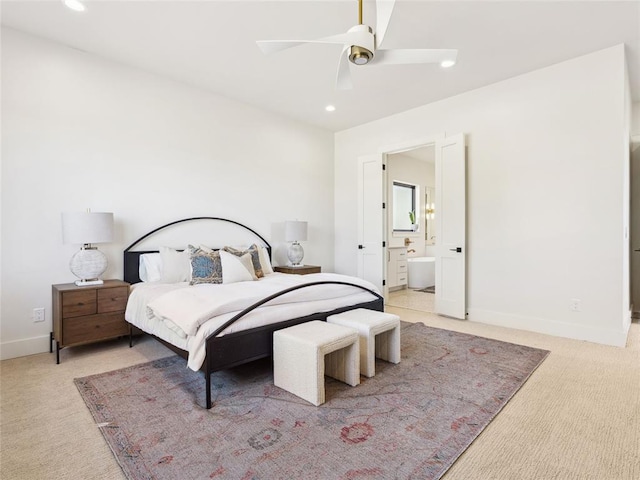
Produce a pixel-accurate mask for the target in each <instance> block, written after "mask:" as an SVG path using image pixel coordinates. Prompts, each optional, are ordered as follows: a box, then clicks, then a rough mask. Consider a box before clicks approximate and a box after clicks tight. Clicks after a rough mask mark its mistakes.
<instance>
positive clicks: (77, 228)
mask: <svg viewBox="0 0 640 480" xmlns="http://www.w3.org/2000/svg"><path fill="white" fill-rule="evenodd" d="M112 240H113V213H104V212H70V213H63V214H62V241H63V243H75V244H81V245H84V244H86V243H107V242H111V241H112Z"/></svg>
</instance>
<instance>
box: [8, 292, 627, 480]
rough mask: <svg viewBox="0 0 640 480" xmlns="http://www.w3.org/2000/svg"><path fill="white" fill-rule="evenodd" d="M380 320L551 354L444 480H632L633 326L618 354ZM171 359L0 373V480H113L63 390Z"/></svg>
mask: <svg viewBox="0 0 640 480" xmlns="http://www.w3.org/2000/svg"><path fill="white" fill-rule="evenodd" d="M424 295H427V294H424ZM388 311H390V312H392V313H396V314H398V315H400V317H401V318H402V320H404V321H410V322H423V323H425V324H427V325H429V326H432V327H437V328H444V329H449V330H455V331H460V332H465V333H470V334H474V335H480V336H484V337H489V338H496V339H498V340H503V341H507V342H513V343H519V344H523V345H530V346H533V347H538V348H544V349H548V350H550V351H551V355H549V357H548V358H547V359H546V360H545V361H544V362H543V364H542V365H541V366H540V367H539V368H538V369H537V370H536V372H535V373H534V374H533V375H532V376H531V378H530V379H529V380H528V381H527V383H525V385H524V386H523V387H522V388H521V389H520V391H519V392H518V393H517V394H516V395H515V396H514V398H513V399H512V400H511V401H510V402H509V403H508V404H507V405H506V406H505V408H504V409H503V410H502V411H501V412H500V414H499V415H498V416H497V417H496V418H495V419H494V420H493V421H492V422H491V424H490V425H489V426H488V427H487V428H486V429H485V430H484V431H483V433H482V434H481V435H480V436H479V437H478V438H477V439H476V440H475V441H474V442H473V444H472V445H471V446H470V447H469V448H468V449H467V451H466V452H465V453H464V454H463V455H462V456H461V457H460V458H459V459H458V461H457V462H456V463H455V464H454V465H453V466H452V467H451V469H450V470H449V471H448V472H447V473H446V474H445V476H444V477H443V480H457V479H465V480H466V479H469V478H474V479H480V480H484V479H498V478H518V479H524V480H527V479H531V480H533V479H536V480H537V479H540V478H558V479H568V478H606V479H617V480H627V479H628V480H631V479H635V478H640V458H638V451H640V418H639V417H638V416H637V412H638V411H639V410H640V324H638V323H637V322H634V323H633V324H632V326H631V331H630V334H629V340H628V345H627V347H626V348H616V347H608V346H603V345H595V344H592V343H588V342H582V341H577V340H569V339H564V338H557V337H550V336H546V335H541V334H536V333H530V332H523V331H518V330H511V329H507V328H502V327H494V326H490V325H483V324H479V323H473V322H468V321H460V320H453V319H449V318H445V317H439V316H437V315H433V314H428V313H424V312H419V311H417V310H413V309H404V308H397V307H391V306H390V307H388ZM171 354H172V353H171V352H170V351H169V350H168V349H166V348H165V347H164V346H162V345H161V344H160V343H158V342H157V341H155V340H153V339H152V338H149V337H144V338H142V339H140V340H139V341H138V342H137V344H136V345H135V346H134V348H129V347H128V342H127V340H126V339H121V340H115V341H110V342H105V343H101V344H94V345H87V346H83V347H76V348H71V349H65V350H63V351H62V352H61V363H60V365H56V364H55V356H54V355H52V354H48V353H43V354H39V355H32V356H29V357H22V358H16V359H12V360H5V361H2V362H0V369H1V373H0V381H1V397H0V442H1V445H2V449H1V454H0V455H1V457H0V477H1V478H20V479H41V478H59V479H76V478H82V479H84V480H97V479H124V478H125V477H124V475H123V474H122V471H121V470H120V467H119V466H118V464H117V463H116V461H115V459H114V457H113V455H112V453H111V451H110V450H109V447H108V446H107V444H106V442H105V441H104V440H103V438H102V435H101V434H100V432H99V430H98V428H97V427H96V426H95V424H94V422H93V420H92V417H91V414H90V413H89V410H88V409H87V408H86V406H85V405H84V402H83V401H82V398H81V397H80V394H79V393H78V391H77V389H76V387H75V385H74V384H73V379H74V378H76V377H82V376H86V375H91V374H95V373H101V372H106V371H111V370H115V369H119V368H123V367H126V366H129V365H135V364H138V363H143V362H148V361H150V360H154V359H157V358H162V357H166V356H169V355H171ZM214 408H215V406H214ZM496 452H500V453H499V454H498V455H496Z"/></svg>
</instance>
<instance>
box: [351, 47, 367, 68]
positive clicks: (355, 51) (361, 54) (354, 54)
mask: <svg viewBox="0 0 640 480" xmlns="http://www.w3.org/2000/svg"><path fill="white" fill-rule="evenodd" d="M372 58H373V53H371V51H369V50H367V49H366V48H364V47H359V46H357V45H353V46H352V47H351V51H350V53H349V61H350V62H351V63H353V64H355V65H366V64H367V63H369V62H370V61H371V59H372Z"/></svg>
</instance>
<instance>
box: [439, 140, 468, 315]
mask: <svg viewBox="0 0 640 480" xmlns="http://www.w3.org/2000/svg"><path fill="white" fill-rule="evenodd" d="M465 206H466V168H465V151H464V135H463V134H457V135H454V136H451V137H447V138H445V139H442V140H438V141H436V215H435V217H436V231H437V232H438V233H437V237H436V297H435V311H436V313H438V314H440V315H447V316H449V317H454V318H460V319H465V318H466V242H465V239H466V208H465Z"/></svg>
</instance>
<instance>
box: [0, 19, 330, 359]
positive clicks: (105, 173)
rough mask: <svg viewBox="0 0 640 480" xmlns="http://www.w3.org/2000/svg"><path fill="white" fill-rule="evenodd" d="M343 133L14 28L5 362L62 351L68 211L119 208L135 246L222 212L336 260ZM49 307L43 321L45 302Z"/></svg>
mask: <svg viewBox="0 0 640 480" xmlns="http://www.w3.org/2000/svg"><path fill="white" fill-rule="evenodd" d="M333 146H334V145H333V134H332V133H330V132H326V131H323V130H320V129H316V128H312V127H306V126H302V125H300V124H299V123H297V122H293V121H290V120H287V119H284V118H282V117H279V116H276V115H273V114H270V113H266V112H264V111H261V110H258V109H255V108H252V107H250V106H247V105H245V104H241V103H237V102H234V101H231V100H228V99H225V98H223V97H220V96H216V95H213V94H210V93H207V92H205V91H202V90H198V89H195V88H192V87H189V86H186V85H182V84H179V83H176V82H173V81H170V80H168V79H164V78H162V77H158V76H154V75H151V74H148V73H145V72H143V71H140V70H137V69H133V68H130V67H127V66H124V65H120V64H117V63H113V62H110V61H106V60H103V59H101V58H99V57H96V56H92V55H89V54H85V53H83V52H80V51H78V50H73V49H70V48H66V47H64V46H61V45H58V44H55V43H51V42H47V41H44V40H41V39H38V38H36V37H32V36H29V35H25V34H22V33H19V32H16V31H13V30H10V29H3V31H2V193H1V198H2V274H1V278H2V280H1V282H2V283H1V285H2V287H3V288H2V293H1V321H2V324H1V329H0V336H1V338H0V344H1V346H2V352H1V355H2V358H10V357H13V356H19V355H25V354H30V353H36V352H42V351H48V349H49V346H48V335H49V332H50V330H51V285H52V284H55V283H64V282H70V281H73V280H74V279H75V278H74V277H73V275H72V274H71V273H70V272H69V268H68V262H69V259H70V257H71V256H72V255H73V253H74V252H75V251H76V250H77V249H78V248H79V247H78V246H74V245H63V244H62V239H61V231H60V214H61V212H63V211H84V210H85V209H86V208H88V207H90V208H91V209H92V210H93V211H110V212H114V214H115V219H116V239H115V241H114V242H113V243H112V244H108V245H104V246H100V249H101V250H102V251H104V252H105V253H106V254H107V256H108V258H109V261H110V266H109V270H108V271H107V272H106V274H105V277H106V278H122V260H121V258H122V253H121V252H122V249H123V248H124V247H126V246H127V245H128V244H129V243H131V242H132V241H133V240H135V239H136V238H138V237H139V236H141V235H142V234H144V233H146V232H147V231H149V230H151V229H152V228H154V227H157V226H160V225H163V224H164V223H167V222H169V221H172V220H176V219H180V218H185V217H191V216H199V215H204V216H207V215H208V216H222V217H226V218H230V219H233V220H236V221H239V222H242V223H245V224H247V225H249V226H250V227H252V228H254V229H255V230H256V231H257V232H259V233H260V234H262V235H263V236H264V237H266V238H267V239H268V240H270V241H271V243H272V244H273V245H275V246H276V247H278V246H279V247H280V249H279V251H278V254H279V255H280V258H283V256H282V253H283V252H282V247H283V246H284V245H283V244H282V242H283V238H282V237H283V235H282V224H283V222H284V221H285V220H290V219H296V218H297V219H300V220H307V221H308V222H309V241H308V242H305V245H304V247H305V252H306V255H305V261H306V262H307V263H311V264H316V265H322V267H323V270H325V271H331V270H332V269H333V259H334V252H333V227H334V218H333V196H334V195H333ZM35 307H46V309H47V310H46V321H45V322H44V323H33V321H32V319H31V312H32V309H33V308H35Z"/></svg>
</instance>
